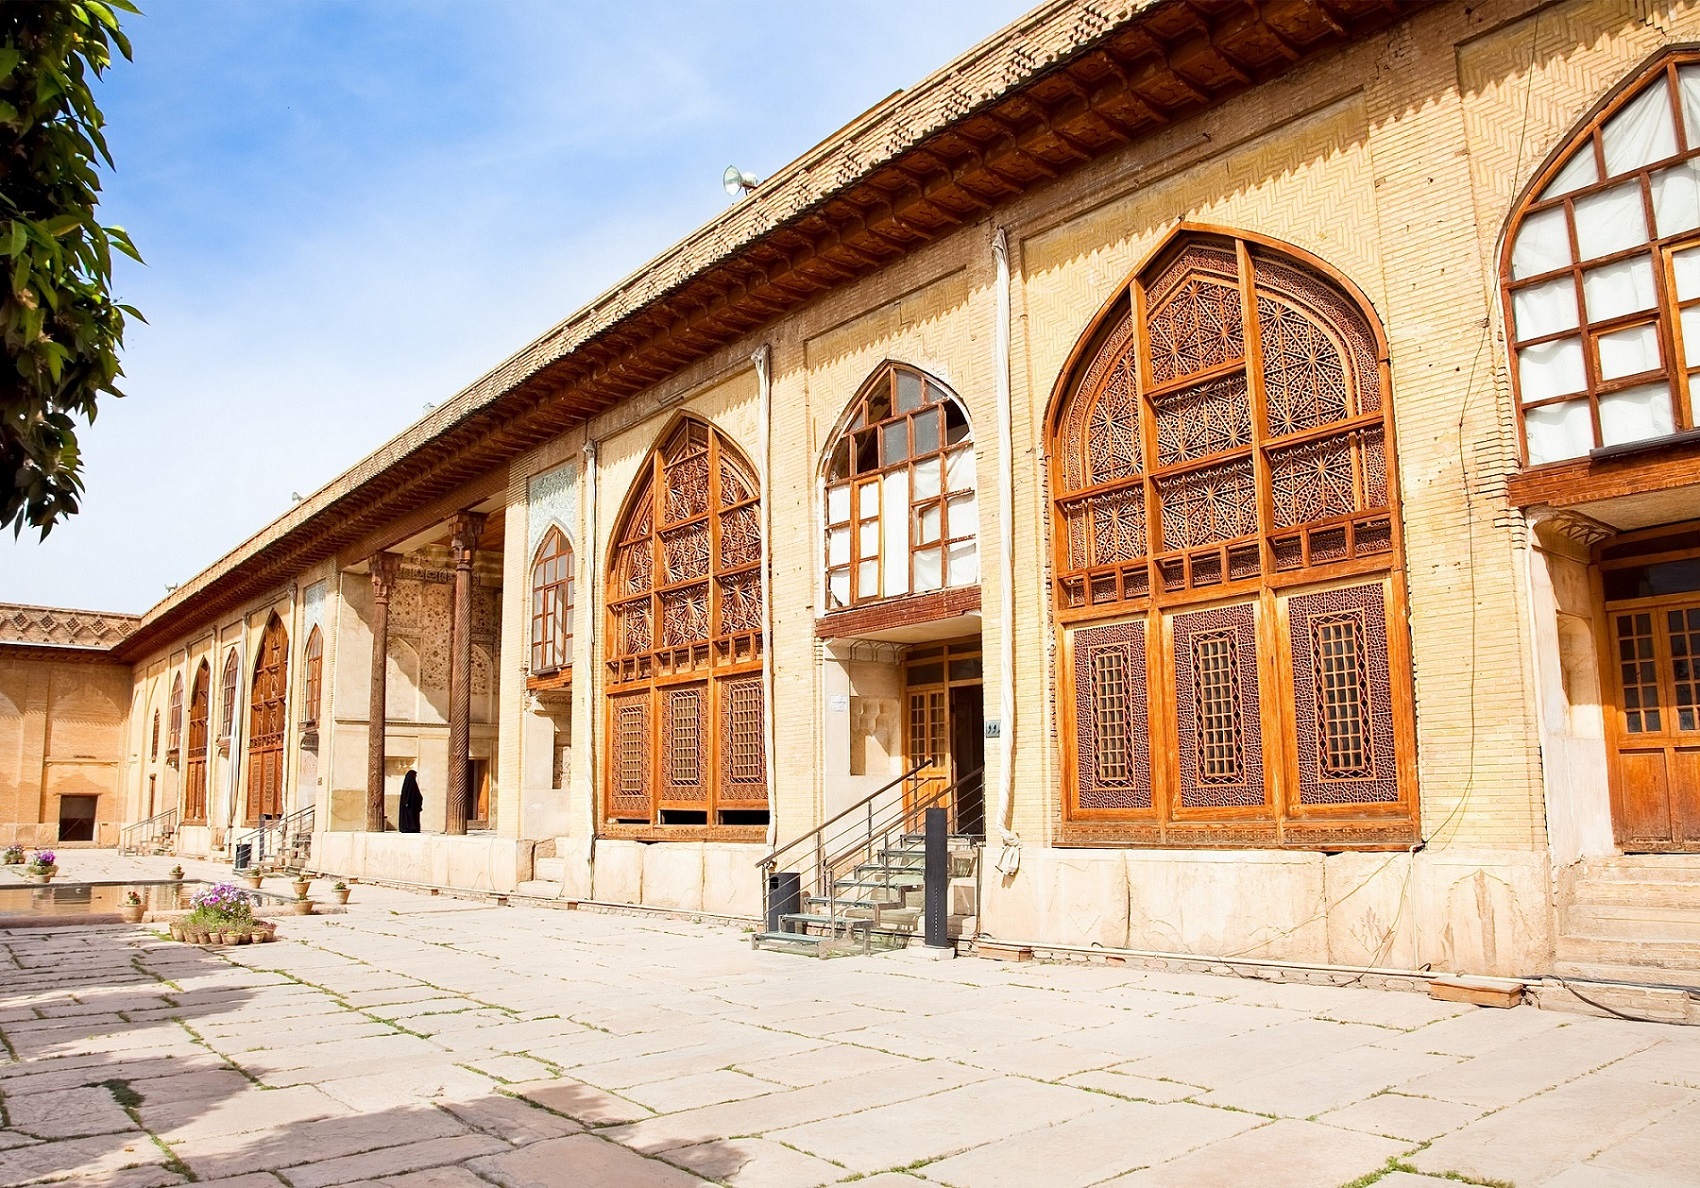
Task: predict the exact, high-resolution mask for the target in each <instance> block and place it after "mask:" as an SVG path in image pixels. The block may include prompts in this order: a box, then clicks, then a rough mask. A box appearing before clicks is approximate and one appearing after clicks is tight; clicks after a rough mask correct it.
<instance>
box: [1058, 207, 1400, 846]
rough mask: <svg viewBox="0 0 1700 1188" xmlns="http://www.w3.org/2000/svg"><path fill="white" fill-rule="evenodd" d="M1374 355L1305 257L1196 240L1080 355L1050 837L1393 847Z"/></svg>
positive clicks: (1394, 695) (1229, 239)
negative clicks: (1064, 787) (1278, 656)
mask: <svg viewBox="0 0 1700 1188" xmlns="http://www.w3.org/2000/svg"><path fill="white" fill-rule="evenodd" d="M1385 354H1386V352H1385V346H1384V342H1383V339H1382V336H1381V333H1380V330H1379V327H1378V326H1377V324H1376V323H1375V321H1374V319H1373V317H1372V316H1371V314H1370V312H1369V308H1368V303H1367V301H1365V299H1364V298H1363V296H1362V295H1361V294H1359V293H1358V292H1357V291H1356V290H1355V289H1353V288H1352V287H1351V286H1350V285H1349V284H1348V283H1346V282H1345V281H1343V280H1342V279H1340V278H1339V277H1337V276H1336V275H1334V274H1333V273H1331V272H1330V271H1329V270H1328V269H1327V267H1326V266H1325V265H1323V264H1322V263H1321V262H1320V261H1318V260H1316V259H1314V258H1312V257H1309V256H1307V255H1305V254H1304V253H1302V252H1298V251H1296V250H1294V249H1291V248H1287V247H1285V246H1283V245H1279V244H1275V243H1271V242H1268V241H1266V240H1262V239H1259V238H1256V237H1253V236H1249V235H1244V234H1236V233H1229V232H1225V231H1221V230H1219V229H1215V228H1182V229H1180V230H1179V231H1177V232H1176V234H1175V235H1174V236H1172V237H1171V239H1170V240H1169V241H1168V242H1166V243H1165V244H1163V245H1162V246H1161V247H1159V248H1158V250H1157V251H1156V252H1155V253H1154V254H1153V255H1152V257H1151V258H1150V260H1149V261H1148V262H1147V264H1146V265H1144V266H1142V267H1141V268H1140V269H1139V270H1138V271H1136V272H1135V273H1134V275H1133V276H1132V277H1131V278H1129V281H1128V283H1127V285H1126V287H1125V288H1124V289H1123V290H1122V291H1121V292H1119V293H1118V294H1117V296H1116V297H1115V298H1114V299H1112V300H1111V301H1110V302H1109V303H1108V304H1107V305H1106V306H1105V307H1104V309H1103V310H1102V311H1101V312H1100V314H1099V316H1098V318H1097V320H1096V321H1095V323H1094V324H1093V326H1092V327H1091V328H1089V329H1088V330H1087V332H1086V334H1085V335H1084V336H1083V339H1082V342H1081V344H1080V346H1079V348H1078V349H1077V350H1076V352H1075V354H1074V356H1073V358H1074V362H1073V363H1072V364H1071V366H1070V368H1069V369H1068V370H1067V371H1066V372H1065V373H1064V375H1063V376H1062V377H1061V379H1060V381H1059V384H1058V389H1057V398H1056V400H1055V403H1054V404H1053V411H1052V413H1051V417H1050V429H1049V432H1050V441H1049V454H1050V476H1049V477H1050V484H1051V494H1052V498H1053V520H1052V528H1053V531H1052V540H1053V542H1054V547H1055V554H1054V557H1053V565H1052V575H1053V591H1054V593H1055V605H1056V608H1057V614H1058V617H1059V619H1061V621H1062V623H1063V625H1064V629H1065V639H1066V642H1067V644H1068V646H1066V647H1065V648H1064V649H1063V650H1062V653H1061V662H1062V665H1063V673H1062V687H1063V688H1065V689H1067V690H1069V691H1070V693H1071V696H1070V697H1069V699H1068V702H1067V703H1066V705H1065V713H1066V715H1067V717H1068V719H1069V722H1068V724H1067V728H1066V729H1064V730H1063V731H1062V732H1061V739H1062V746H1063V750H1064V757H1063V758H1064V768H1065V771H1067V772H1068V773H1069V781H1070V788H1069V794H1068V796H1067V797H1066V800H1065V807H1064V814H1063V815H1064V835H1065V836H1066V837H1071V838H1078V839H1079V840H1081V841H1083V842H1094V843H1096V842H1100V841H1103V840H1117V839H1130V840H1152V841H1158V842H1162V843H1163V844H1186V845H1220V844H1253V845H1264V844H1268V845H1289V844H1297V845H1344V846H1354V845H1384V844H1385V845H1391V844H1408V842H1409V840H1410V838H1411V836H1412V835H1413V833H1414V831H1415V828H1416V811H1415V794H1414V788H1413V786H1412V785H1413V782H1414V775H1413V773H1414V766H1413V765H1412V763H1411V757H1412V731H1411V727H1410V700H1409V681H1410V673H1409V659H1408V647H1407V645H1406V641H1405V640H1404V639H1403V638H1401V637H1400V636H1398V635H1397V633H1394V632H1390V631H1389V630H1388V627H1387V613H1386V607H1387V603H1388V601H1389V600H1392V601H1393V602H1394V603H1395V605H1396V606H1398V607H1402V606H1403V597H1404V592H1403V587H1402V584H1401V582H1400V580H1399V578H1398V576H1397V575H1398V573H1399V572H1400V569H1401V563H1400V553H1401V543H1400V536H1399V522H1398V497H1397V482H1396V476H1395V474H1394V471H1393V468H1392V465H1391V460H1392V456H1393V455H1392V450H1391V433H1392V426H1391V424H1390V419H1389V411H1388V408H1389V401H1388V399H1387V377H1386V369H1385ZM1319 600H1320V601H1319ZM1148 640H1149V641H1150V643H1149V647H1148V646H1147V641H1148ZM1271 646H1275V647H1278V648H1279V649H1280V652H1281V653H1282V654H1283V655H1284V657H1285V661H1284V663H1282V664H1280V665H1274V664H1271V657H1270V656H1269V654H1268V649H1269V648H1270V647H1271ZM1276 674H1279V675H1280V676H1281V679H1280V680H1279V681H1278V682H1273V683H1272V682H1271V679H1270V678H1271V677H1272V676H1274V675H1276ZM1154 688H1155V689H1161V690H1162V694H1161V697H1160V700H1159V704H1161V705H1163V706H1164V707H1165V710H1166V712H1165V713H1164V714H1161V715H1157V716H1155V717H1154V716H1152V715H1151V713H1150V706H1149V704H1148V703H1147V694H1148V691H1149V690H1151V689H1154ZM1112 826H1113V828H1112Z"/></svg>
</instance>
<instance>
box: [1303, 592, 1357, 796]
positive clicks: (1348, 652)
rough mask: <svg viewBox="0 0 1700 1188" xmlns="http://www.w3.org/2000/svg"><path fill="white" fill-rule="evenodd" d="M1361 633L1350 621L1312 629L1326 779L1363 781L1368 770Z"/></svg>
mask: <svg viewBox="0 0 1700 1188" xmlns="http://www.w3.org/2000/svg"><path fill="white" fill-rule="evenodd" d="M1363 646H1364V644H1363V633H1362V632H1361V631H1360V630H1359V628H1358V620H1357V619H1356V618H1354V617H1350V616H1342V617H1340V618H1334V619H1321V620H1318V621H1317V622H1315V623H1313V624H1312V625H1311V652H1312V654H1313V655H1314V656H1315V662H1316V692H1317V697H1316V716H1317V722H1316V728H1317V734H1318V735H1319V736H1320V737H1321V738H1322V741H1323V747H1322V774H1323V775H1324V776H1325V777H1341V776H1347V777H1356V778H1362V777H1363V776H1364V775H1366V774H1368V772H1369V770H1370V763H1369V739H1368V738H1367V737H1366V735H1365V732H1364V710H1365V703H1366V702H1367V701H1368V700H1369V696H1368V690H1367V689H1365V687H1364V677H1365V673H1364V659H1363Z"/></svg>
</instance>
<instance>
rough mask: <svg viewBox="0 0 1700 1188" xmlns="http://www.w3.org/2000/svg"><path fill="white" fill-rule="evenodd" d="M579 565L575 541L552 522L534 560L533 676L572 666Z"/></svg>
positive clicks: (555, 671) (568, 668) (532, 563)
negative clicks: (574, 552) (575, 593)
mask: <svg viewBox="0 0 1700 1188" xmlns="http://www.w3.org/2000/svg"><path fill="white" fill-rule="evenodd" d="M575 566H576V560H575V557H574V554H573V546H572V542H571V541H569V540H568V539H567V534H566V533H565V532H563V531H561V529H560V528H559V527H557V526H555V525H551V526H550V527H549V530H548V531H547V532H546V533H544V534H543V539H542V540H541V541H540V542H538V545H537V552H536V554H535V555H534V556H533V557H532V560H531V671H530V675H531V676H532V677H548V676H554V675H556V674H559V673H560V672H562V671H563V670H570V669H571V668H572V663H573V596H574V592H575V585H576V579H577V573H576V569H575Z"/></svg>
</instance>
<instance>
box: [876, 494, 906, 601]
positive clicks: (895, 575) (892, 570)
mask: <svg viewBox="0 0 1700 1188" xmlns="http://www.w3.org/2000/svg"><path fill="white" fill-rule="evenodd" d="M882 486H883V487H884V493H883V501H884V503H885V509H884V511H883V512H882V514H881V516H880V518H881V519H882V520H884V521H885V588H884V592H885V594H886V595H888V596H889V595H892V594H907V593H909V573H908V568H909V567H908V566H907V565H905V564H904V563H903V554H904V552H905V551H906V550H907V549H908V547H909V472H908V471H907V470H895V471H893V472H891V473H890V474H888V475H886V476H885V479H884V481H883V483H882Z"/></svg>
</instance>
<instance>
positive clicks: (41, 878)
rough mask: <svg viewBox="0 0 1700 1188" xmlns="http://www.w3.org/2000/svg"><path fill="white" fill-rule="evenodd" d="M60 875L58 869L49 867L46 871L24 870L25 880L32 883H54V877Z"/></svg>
mask: <svg viewBox="0 0 1700 1188" xmlns="http://www.w3.org/2000/svg"><path fill="white" fill-rule="evenodd" d="M58 873H59V869H58V868H57V867H49V868H48V869H46V870H29V869H27V868H26V869H25V870H24V878H26V879H28V880H29V881H30V882H32V883H51V882H52V881H53V876H54V875H56V874H58Z"/></svg>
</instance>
